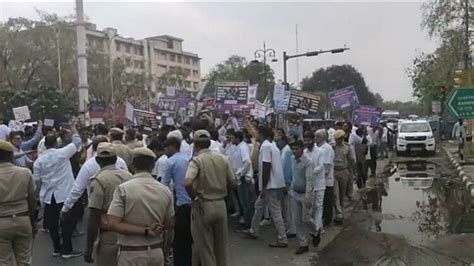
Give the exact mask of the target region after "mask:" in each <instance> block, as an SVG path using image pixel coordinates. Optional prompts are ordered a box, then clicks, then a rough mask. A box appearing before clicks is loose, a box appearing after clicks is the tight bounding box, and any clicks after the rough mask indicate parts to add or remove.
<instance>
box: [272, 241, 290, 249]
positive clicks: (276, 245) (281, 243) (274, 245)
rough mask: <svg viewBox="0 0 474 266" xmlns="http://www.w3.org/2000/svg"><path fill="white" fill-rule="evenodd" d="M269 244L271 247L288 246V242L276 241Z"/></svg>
mask: <svg viewBox="0 0 474 266" xmlns="http://www.w3.org/2000/svg"><path fill="white" fill-rule="evenodd" d="M268 246H269V247H271V248H287V247H288V243H283V242H275V243H270V244H268Z"/></svg>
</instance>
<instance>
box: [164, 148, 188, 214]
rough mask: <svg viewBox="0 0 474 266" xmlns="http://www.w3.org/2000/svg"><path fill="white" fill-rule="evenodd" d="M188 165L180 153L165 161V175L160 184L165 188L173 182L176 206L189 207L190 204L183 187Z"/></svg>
mask: <svg viewBox="0 0 474 266" xmlns="http://www.w3.org/2000/svg"><path fill="white" fill-rule="evenodd" d="M188 163H189V161H188V156H187V155H186V154H184V153H181V152H178V153H175V154H173V155H172V156H171V157H169V158H168V160H167V161H166V164H167V167H166V173H165V175H164V177H163V180H162V183H163V184H165V185H166V186H170V184H171V180H173V184H174V191H175V193H176V205H178V206H182V205H190V204H191V203H192V201H191V198H190V197H189V195H188V192H187V191H186V188H185V186H184V178H185V177H186V171H187V170H188Z"/></svg>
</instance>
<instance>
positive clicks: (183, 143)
mask: <svg viewBox="0 0 474 266" xmlns="http://www.w3.org/2000/svg"><path fill="white" fill-rule="evenodd" d="M179 152H181V153H183V154H186V155H188V154H191V145H189V144H188V143H187V142H186V141H185V140H184V139H183V140H182V141H181V148H180V149H179ZM189 159H191V157H189Z"/></svg>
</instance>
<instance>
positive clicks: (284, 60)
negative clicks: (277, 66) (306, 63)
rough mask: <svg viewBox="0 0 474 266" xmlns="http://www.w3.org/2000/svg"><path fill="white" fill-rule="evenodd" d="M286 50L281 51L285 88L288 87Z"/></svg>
mask: <svg viewBox="0 0 474 266" xmlns="http://www.w3.org/2000/svg"><path fill="white" fill-rule="evenodd" d="M286 60H287V58H286V52H283V84H285V87H286V89H288V87H289V86H288V85H287V83H288V81H287V77H286Z"/></svg>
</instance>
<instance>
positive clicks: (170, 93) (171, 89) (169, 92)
mask: <svg viewBox="0 0 474 266" xmlns="http://www.w3.org/2000/svg"><path fill="white" fill-rule="evenodd" d="M166 96H172V97H175V96H176V87H166Z"/></svg>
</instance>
